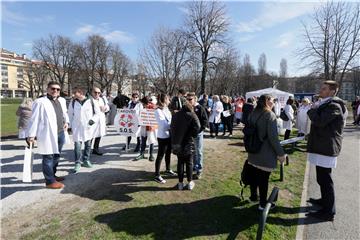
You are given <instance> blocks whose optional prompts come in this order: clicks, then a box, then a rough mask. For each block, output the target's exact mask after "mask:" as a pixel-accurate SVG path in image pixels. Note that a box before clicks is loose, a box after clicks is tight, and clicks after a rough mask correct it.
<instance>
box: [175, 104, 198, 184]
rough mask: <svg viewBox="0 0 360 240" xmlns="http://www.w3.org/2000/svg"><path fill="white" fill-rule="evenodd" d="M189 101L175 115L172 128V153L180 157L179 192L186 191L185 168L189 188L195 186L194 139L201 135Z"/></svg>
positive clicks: (178, 168) (178, 166)
mask: <svg viewBox="0 0 360 240" xmlns="http://www.w3.org/2000/svg"><path fill="white" fill-rule="evenodd" d="M189 101H190V98H189V100H188V101H187V102H185V104H184V105H183V107H182V109H181V110H180V111H179V112H177V113H175V114H174V115H173V118H172V122H171V126H170V132H171V134H170V135H171V146H172V151H173V153H174V154H176V155H177V157H178V165H177V171H178V177H179V183H178V184H177V187H178V189H179V190H183V189H184V183H183V180H184V167H186V178H187V181H188V185H187V188H188V189H189V190H192V189H193V188H194V186H195V183H194V181H193V180H192V174H193V155H194V151H195V143H194V141H195V140H194V138H196V136H197V134H198V133H199V130H200V122H199V119H198V117H197V116H196V114H195V112H194V109H193V106H192V105H191V104H190V102H189Z"/></svg>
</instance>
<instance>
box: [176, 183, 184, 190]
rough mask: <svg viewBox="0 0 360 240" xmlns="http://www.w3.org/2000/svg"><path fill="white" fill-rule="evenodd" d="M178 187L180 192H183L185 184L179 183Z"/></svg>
mask: <svg viewBox="0 0 360 240" xmlns="http://www.w3.org/2000/svg"><path fill="white" fill-rule="evenodd" d="M177 187H178V189H179V190H183V189H184V183H182V182H179V183H178V184H177Z"/></svg>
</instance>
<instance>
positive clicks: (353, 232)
mask: <svg viewBox="0 0 360 240" xmlns="http://www.w3.org/2000/svg"><path fill="white" fill-rule="evenodd" d="M359 148H360V131H359V129H358V128H355V127H353V126H347V127H346V128H345V131H344V139H343V145H342V151H341V154H340V156H339V158H338V164H337V167H336V169H334V170H333V180H334V183H335V201H336V216H335V220H334V223H331V222H319V223H313V222H310V221H311V220H310V219H308V218H306V219H305V222H304V224H305V230H304V239H308V240H315V239H326V240H329V239H360V230H359V229H360V217H359V216H360V201H359V199H360V180H359V175H360V151H359ZM309 197H313V198H318V197H320V188H319V185H318V184H317V182H316V175H315V167H314V166H312V165H310V172H309V186H308V193H307V198H309Z"/></svg>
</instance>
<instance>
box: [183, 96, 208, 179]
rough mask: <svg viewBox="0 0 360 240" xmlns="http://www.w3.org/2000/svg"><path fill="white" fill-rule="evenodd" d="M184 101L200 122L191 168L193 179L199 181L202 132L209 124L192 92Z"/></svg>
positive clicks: (201, 170)
mask: <svg viewBox="0 0 360 240" xmlns="http://www.w3.org/2000/svg"><path fill="white" fill-rule="evenodd" d="M186 99H187V100H188V102H189V103H190V104H191V105H192V106H193V107H194V112H195V114H196V116H197V117H198V119H199V122H200V130H199V132H198V134H197V136H196V138H195V154H194V166H193V170H194V171H195V179H200V178H202V173H203V170H204V153H203V145H204V131H205V129H206V127H207V126H208V124H209V122H208V116H207V113H206V109H205V108H204V107H203V106H201V105H200V104H199V103H198V102H197V101H196V95H195V93H194V92H191V93H188V94H187V95H186Z"/></svg>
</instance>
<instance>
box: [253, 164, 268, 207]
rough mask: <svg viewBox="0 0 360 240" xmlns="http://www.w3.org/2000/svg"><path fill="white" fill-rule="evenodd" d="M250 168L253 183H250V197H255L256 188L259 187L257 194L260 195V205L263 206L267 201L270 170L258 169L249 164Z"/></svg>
mask: <svg viewBox="0 0 360 240" xmlns="http://www.w3.org/2000/svg"><path fill="white" fill-rule="evenodd" d="M250 166H251V168H252V170H251V172H252V173H253V175H254V178H253V180H252V181H253V183H252V184H250V191H251V197H250V198H251V199H252V200H255V199H257V196H258V194H257V189H258V188H259V195H260V206H262V207H265V205H266V202H267V193H268V188H269V177H270V172H267V171H263V170H261V169H258V168H256V167H254V166H252V165H250Z"/></svg>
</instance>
